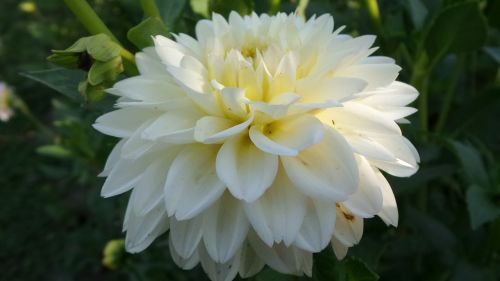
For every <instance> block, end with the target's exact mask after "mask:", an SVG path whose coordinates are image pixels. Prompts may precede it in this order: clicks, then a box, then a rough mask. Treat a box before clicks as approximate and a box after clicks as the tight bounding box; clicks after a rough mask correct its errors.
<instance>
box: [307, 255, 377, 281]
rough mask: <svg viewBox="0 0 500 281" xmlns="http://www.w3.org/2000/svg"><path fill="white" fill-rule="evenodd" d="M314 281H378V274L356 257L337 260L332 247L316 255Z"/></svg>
mask: <svg viewBox="0 0 500 281" xmlns="http://www.w3.org/2000/svg"><path fill="white" fill-rule="evenodd" d="M313 264H314V267H313V276H312V277H313V280H316V281H323V280H336V281H376V280H378V279H379V276H378V274H377V273H376V272H375V271H373V269H371V268H370V266H369V265H368V264H367V263H365V262H364V261H362V260H361V259H359V258H356V257H347V258H345V259H343V260H342V261H339V260H337V258H336V257H335V254H334V253H333V250H332V248H331V247H328V248H327V249H325V250H323V251H321V252H320V253H317V254H314V263H313Z"/></svg>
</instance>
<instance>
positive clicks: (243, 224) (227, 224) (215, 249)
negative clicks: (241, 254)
mask: <svg viewBox="0 0 500 281" xmlns="http://www.w3.org/2000/svg"><path fill="white" fill-rule="evenodd" d="M228 210H229V211H228ZM204 220H205V224H204V225H203V241H204V242H205V247H206V249H207V252H208V254H209V255H210V257H212V259H213V260H214V261H215V262H217V263H226V262H228V261H229V260H230V259H231V258H233V257H234V255H235V254H236V253H237V252H238V250H239V249H240V248H241V245H242V243H243V241H244V240H245V238H246V236H247V232H248V226H249V224H248V221H247V218H246V217H245V213H244V211H243V207H242V204H241V203H240V201H239V200H236V199H234V198H233V197H231V196H230V195H229V194H226V195H223V196H222V197H221V199H220V200H219V202H218V203H215V204H213V205H212V207H210V208H209V209H208V210H207V211H206V213H205V218H204Z"/></svg>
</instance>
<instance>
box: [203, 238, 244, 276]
mask: <svg viewBox="0 0 500 281" xmlns="http://www.w3.org/2000/svg"><path fill="white" fill-rule="evenodd" d="M198 254H199V255H200V261H201V266H202V267H203V270H204V271H205V272H206V273H207V275H208V277H209V278H210V280H212V281H232V280H233V279H234V278H235V277H236V275H237V274H238V269H239V267H240V258H239V257H234V258H232V259H230V260H229V261H227V262H226V263H217V262H215V261H214V260H213V259H212V258H211V257H210V255H209V254H208V252H207V250H206V249H205V247H203V246H200V247H199V249H198Z"/></svg>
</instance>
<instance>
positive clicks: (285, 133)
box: [250, 115, 324, 156]
mask: <svg viewBox="0 0 500 281" xmlns="http://www.w3.org/2000/svg"><path fill="white" fill-rule="evenodd" d="M323 130H324V128H323V124H321V122H320V121H319V120H318V119H316V118H315V117H313V116H309V115H302V116H298V117H292V118H287V119H285V120H280V121H276V122H273V123H271V124H268V125H266V126H256V125H254V126H252V127H251V128H250V139H252V142H253V143H254V144H255V145H256V146H257V147H258V148H260V149H261V150H263V151H265V152H268V153H272V154H277V155H283V156H295V155H297V154H298V153H299V151H301V150H303V149H305V148H307V147H309V146H311V145H314V144H316V143H318V142H319V141H320V140H321V139H322V138H323Z"/></svg>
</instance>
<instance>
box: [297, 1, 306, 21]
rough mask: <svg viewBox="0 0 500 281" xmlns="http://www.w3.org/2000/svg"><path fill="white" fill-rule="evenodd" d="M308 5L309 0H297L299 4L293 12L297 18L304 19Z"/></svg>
mask: <svg viewBox="0 0 500 281" xmlns="http://www.w3.org/2000/svg"><path fill="white" fill-rule="evenodd" d="M308 4H309V0H299V4H298V5H297V9H296V10H295V12H296V13H297V16H299V17H302V18H303V19H306V8H307V5H308Z"/></svg>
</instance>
